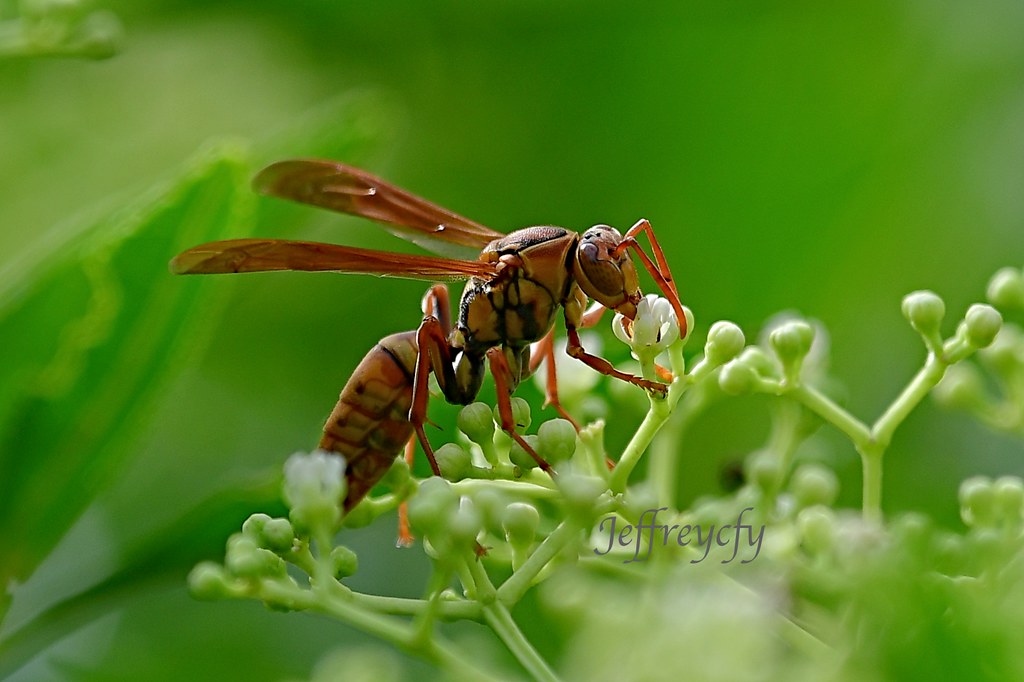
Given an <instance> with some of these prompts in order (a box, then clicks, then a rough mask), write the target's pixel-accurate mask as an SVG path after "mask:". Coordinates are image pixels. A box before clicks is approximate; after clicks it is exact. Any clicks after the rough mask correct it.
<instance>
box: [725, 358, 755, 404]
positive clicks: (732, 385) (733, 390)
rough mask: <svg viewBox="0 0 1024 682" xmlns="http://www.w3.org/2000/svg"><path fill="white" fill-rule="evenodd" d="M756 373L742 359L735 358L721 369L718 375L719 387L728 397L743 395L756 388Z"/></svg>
mask: <svg viewBox="0 0 1024 682" xmlns="http://www.w3.org/2000/svg"><path fill="white" fill-rule="evenodd" d="M757 382H758V376H757V372H756V371H755V370H754V368H753V367H751V366H750V365H749V364H747V363H746V362H743V359H742V358H737V359H736V360H732V361H730V362H729V363H727V364H726V365H725V366H724V367H722V369H721V371H720V372H719V374H718V385H719V387H720V388H721V389H722V390H723V391H724V392H725V393H728V394H729V395H744V394H745V393H750V392H751V391H753V390H754V387H755V386H757Z"/></svg>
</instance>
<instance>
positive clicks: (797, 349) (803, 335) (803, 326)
mask: <svg viewBox="0 0 1024 682" xmlns="http://www.w3.org/2000/svg"><path fill="white" fill-rule="evenodd" d="M813 342H814V327H812V326H811V325H809V324H807V323H806V322H804V321H802V320H793V321H791V322H785V323H783V324H782V325H780V326H779V327H777V328H775V329H773V330H772V332H771V334H770V335H769V336H768V343H770V344H771V346H772V350H774V351H775V355H776V356H778V358H779V360H780V361H781V362H782V364H783V366H791V365H793V364H795V363H797V362H800V361H801V360H803V359H804V356H806V355H807V353H808V352H809V351H810V350H811V344H812V343H813Z"/></svg>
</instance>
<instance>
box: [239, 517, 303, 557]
mask: <svg viewBox="0 0 1024 682" xmlns="http://www.w3.org/2000/svg"><path fill="white" fill-rule="evenodd" d="M243 532H244V529H243ZM294 544H295V529H294V528H292V524H291V523H290V522H289V521H288V519H270V520H269V521H267V522H266V524H264V526H263V532H262V533H261V534H260V546H261V547H263V548H265V549H269V550H270V551H272V552H278V553H281V552H287V551H288V550H290V549H291V548H292V545H294Z"/></svg>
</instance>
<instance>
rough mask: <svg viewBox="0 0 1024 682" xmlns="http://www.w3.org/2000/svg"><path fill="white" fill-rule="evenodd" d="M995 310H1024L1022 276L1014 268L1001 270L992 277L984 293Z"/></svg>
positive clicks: (1023, 279)
mask: <svg viewBox="0 0 1024 682" xmlns="http://www.w3.org/2000/svg"><path fill="white" fill-rule="evenodd" d="M986 296H987V298H988V301H989V303H991V304H992V305H994V306H996V307H997V308H1015V309H1018V310H1019V309H1021V308H1024V274H1022V273H1021V271H1020V270H1018V269H1016V268H1003V269H1001V270H999V271H998V272H996V274H994V275H992V279H990V280H989V282H988V291H987V293H986Z"/></svg>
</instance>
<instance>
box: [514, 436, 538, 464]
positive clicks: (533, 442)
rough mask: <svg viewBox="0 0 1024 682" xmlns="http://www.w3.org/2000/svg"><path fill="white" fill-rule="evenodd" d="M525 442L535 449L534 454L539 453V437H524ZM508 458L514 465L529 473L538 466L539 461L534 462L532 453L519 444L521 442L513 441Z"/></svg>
mask: <svg viewBox="0 0 1024 682" xmlns="http://www.w3.org/2000/svg"><path fill="white" fill-rule="evenodd" d="M523 440H525V441H526V442H527V444H528V445H529V446H530V447H531V448H533V451H534V452H537V447H538V445H539V444H540V439H539V438H537V436H533V435H530V436H523ZM538 454H539V453H538ZM508 458H509V460H511V461H512V463H513V464H515V465H516V466H517V467H519V468H520V469H522V470H523V471H528V470H530V469H532V468H534V467H535V466H537V461H536V460H534V458H533V457H532V456H531V455H530V453H528V452H527V451H526V450H524V449H523V446H522V445H520V444H519V441H512V447H511V448H509V451H508Z"/></svg>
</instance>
